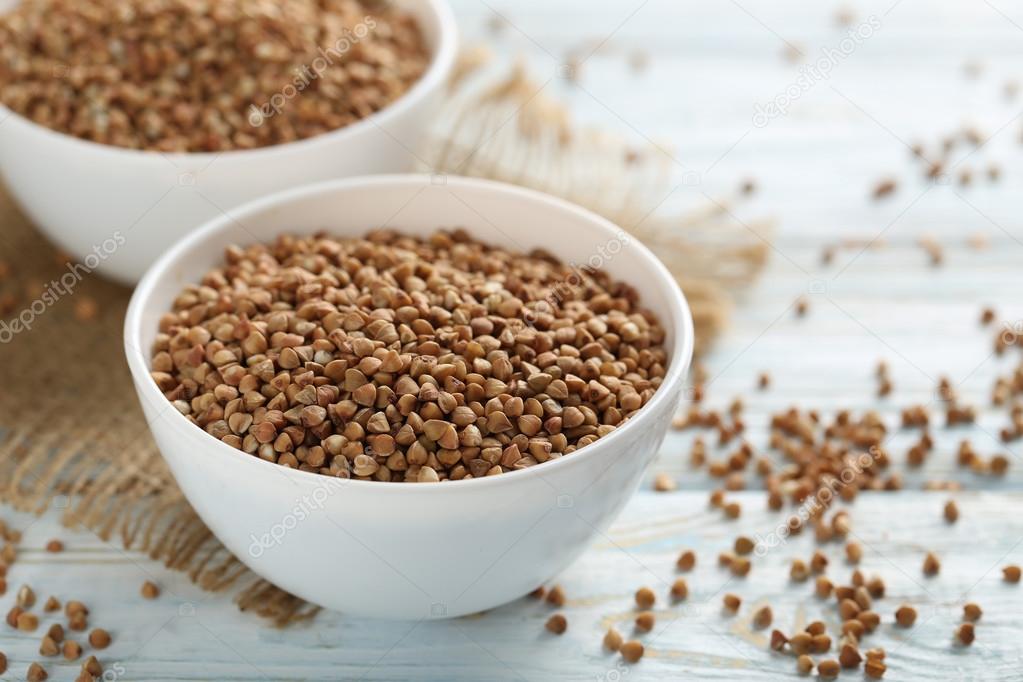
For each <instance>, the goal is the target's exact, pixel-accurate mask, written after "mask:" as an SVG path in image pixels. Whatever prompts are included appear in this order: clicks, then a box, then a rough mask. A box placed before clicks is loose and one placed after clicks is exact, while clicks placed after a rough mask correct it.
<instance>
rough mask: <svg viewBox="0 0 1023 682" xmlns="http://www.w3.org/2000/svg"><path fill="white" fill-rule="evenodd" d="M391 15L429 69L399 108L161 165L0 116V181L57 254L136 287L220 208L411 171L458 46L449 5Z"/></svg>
mask: <svg viewBox="0 0 1023 682" xmlns="http://www.w3.org/2000/svg"><path fill="white" fill-rule="evenodd" d="M398 4H399V5H401V6H404V7H405V8H407V9H408V10H409V11H410V12H411V13H412V14H413V15H414V16H415V17H416V19H417V20H418V23H419V26H420V28H421V30H422V32H423V37H424V38H425V40H426V43H427V46H428V47H429V49H430V51H431V61H430V65H429V67H428V69H427V71H426V72H425V73H424V74H423V76H422V77H421V78H420V79H419V81H417V82H416V83H415V84H414V85H413V86H412V87H411V88H410V89H409V91H408V92H406V93H405V94H404V95H403V96H402V97H400V98H399V99H397V100H395V101H394V102H392V103H391V104H390V105H388V106H387V107H385V108H384V109H382V110H380V111H378V112H376V113H375V114H373V115H371V116H368V117H366V118H364V119H362V120H360V121H357V122H355V123H353V124H351V125H349V126H346V127H344V128H340V129H338V130H335V131H331V132H329V133H324V134H322V135H318V136H316V137H312V138H308V139H304V140H299V141H296V142H291V143H288V144H282V145H276V146H272V147H263V148H259V149H252V150H239V151H227V152H221V153H194V154H192V153H174V154H163V153H160V152H152V151H139V150H132V149H124V148H120V147H114V146H110V145H103V144H96V143H93V142H89V141H86V140H82V139H79V138H76V137H73V136H70V135H66V134H63V133H59V132H55V131H53V130H50V129H49V128H45V127H43V126H40V125H38V124H36V123H33V122H31V121H29V120H28V119H26V118H24V117H22V116H20V115H18V114H16V113H14V112H12V111H10V110H9V109H7V108H6V107H4V106H3V105H0V173H2V175H3V178H4V180H5V182H6V184H7V187H8V188H9V190H10V192H11V194H12V196H13V197H14V199H15V201H16V202H17V203H18V204H19V205H20V206H21V208H22V210H24V212H25V213H26V214H27V215H28V217H29V218H30V219H31V220H32V222H34V223H35V224H36V225H37V226H38V227H39V228H40V229H41V230H42V231H43V232H44V233H45V234H46V235H47V236H48V237H49V238H50V239H51V240H53V242H55V243H56V244H57V245H58V246H59V247H60V248H62V249H63V250H65V251H66V252H68V253H69V254H70V255H71V256H74V257H75V259H76V260H78V261H79V262H82V263H85V264H86V265H88V266H90V267H95V270H96V271H98V272H99V273H100V274H102V275H103V276H105V277H109V278H111V279H114V280H116V281H118V282H121V283H123V284H134V283H135V282H137V281H138V279H139V277H141V276H142V273H143V272H145V270H146V267H148V266H149V265H150V264H151V263H152V262H153V261H155V260H156V258H157V257H158V256H159V255H160V254H161V253H163V252H164V251H166V250H167V249H168V248H169V247H170V246H172V245H173V244H174V243H175V242H176V241H177V240H178V239H180V238H181V237H183V236H184V235H186V234H188V232H189V231H190V230H192V229H193V228H195V227H196V226H198V225H201V224H202V223H205V222H207V221H209V220H212V219H213V218H216V217H217V216H220V215H222V214H223V212H224V211H225V210H226V209H228V208H231V207H234V206H237V205H239V204H242V203H244V202H246V201H251V200H253V199H257V198H259V197H262V196H265V195H267V194H270V193H273V192H277V191H280V190H283V189H286V188H289V187H296V186H299V185H305V184H310V183H314V182H320V181H324V180H330V179H333V178H339V177H347V176H352V175H367V174H373V173H396V172H403V171H408V170H411V169H412V168H413V166H414V162H415V160H416V157H415V153H416V152H417V151H418V147H419V143H420V141H421V139H422V136H423V134H424V133H425V132H426V130H427V127H428V125H429V123H430V121H431V120H432V119H431V113H432V112H433V111H434V110H435V108H436V107H437V106H438V105H439V104H440V102H441V99H442V97H443V95H444V88H445V86H446V83H447V80H448V76H449V75H450V73H451V69H452V67H453V64H454V60H455V53H456V50H457V42H458V35H457V27H456V25H455V20H454V16H453V14H452V12H451V9H450V7H449V6H448V4H447V2H446V0H399V2H398ZM285 85H286V83H282V84H281V87H284V86H285ZM297 96H298V97H301V96H302V95H301V93H299V94H298V95H297ZM285 106H287V105H285ZM90 254H92V256H91V257H90V256H89V255H90ZM87 257H88V260H86V258H87Z"/></svg>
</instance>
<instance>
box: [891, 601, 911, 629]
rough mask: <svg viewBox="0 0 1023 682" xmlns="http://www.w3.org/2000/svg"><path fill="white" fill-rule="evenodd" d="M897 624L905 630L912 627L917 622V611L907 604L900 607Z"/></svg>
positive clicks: (897, 611) (896, 615)
mask: <svg viewBox="0 0 1023 682" xmlns="http://www.w3.org/2000/svg"><path fill="white" fill-rule="evenodd" d="M895 622H896V623H898V624H899V626H901V627H904V628H908V627H912V626H913V623H915V622H916V609H914V608H913V607H912V606H908V605H905V604H904V605H902V606H900V607H899V608H898V609H897V610H896V611H895Z"/></svg>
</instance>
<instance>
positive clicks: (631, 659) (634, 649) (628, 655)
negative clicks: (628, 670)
mask: <svg viewBox="0 0 1023 682" xmlns="http://www.w3.org/2000/svg"><path fill="white" fill-rule="evenodd" d="M619 651H620V652H621V654H622V658H623V659H625V661H627V662H628V663H635V662H637V661H638V660H639V659H641V658H643V645H642V644H641V643H640V642H637V641H636V640H630V641H628V642H626V643H625V644H622V646H621V648H620V649H619Z"/></svg>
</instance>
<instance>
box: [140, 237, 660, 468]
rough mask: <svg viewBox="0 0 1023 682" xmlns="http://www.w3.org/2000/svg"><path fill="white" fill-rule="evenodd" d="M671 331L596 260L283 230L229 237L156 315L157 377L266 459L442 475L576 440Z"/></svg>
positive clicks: (654, 369)
mask: <svg viewBox="0 0 1023 682" xmlns="http://www.w3.org/2000/svg"><path fill="white" fill-rule="evenodd" d="M664 336H665V335H664V330H663V329H662V328H661V326H660V324H659V323H658V322H657V320H656V319H655V318H654V317H653V316H652V314H650V313H649V312H647V311H645V310H643V309H642V308H641V307H640V306H639V295H638V293H637V292H636V291H635V290H633V289H632V288H630V287H629V286H627V285H625V284H622V283H617V282H613V281H612V280H611V279H610V278H609V277H608V276H607V275H606V274H605V273H604V272H600V271H596V272H592V271H584V270H578V269H574V268H572V267H569V266H567V265H562V264H560V263H558V262H557V261H556V260H555V259H554V258H552V257H551V256H549V255H548V254H545V253H542V252H533V253H530V254H529V255H523V254H519V253H514V252H512V251H507V250H504V249H502V248H496V247H491V246H486V245H483V244H480V243H478V242H475V241H473V240H472V239H471V238H470V237H469V236H468V235H467V234H466V233H464V232H462V231H455V232H437V233H435V234H433V235H432V236H431V237H429V238H428V239H415V238H412V237H407V236H402V235H399V234H397V233H394V232H385V231H381V232H375V233H372V234H370V235H369V236H367V237H366V238H365V239H336V238H332V237H329V236H325V235H319V236H315V237H291V236H283V237H280V238H279V239H278V240H277V241H276V242H275V243H273V244H272V245H255V246H250V247H247V248H244V249H242V248H237V247H232V248H229V249H228V250H227V253H226V265H224V266H223V267H220V268H217V269H215V270H213V271H211V272H209V273H208V274H207V275H206V276H205V277H204V279H203V281H202V283H201V284H199V285H194V286H189V287H188V288H186V289H185V291H183V292H182V293H181V295H180V296H179V297H178V298H177V300H176V301H175V302H174V306H173V312H171V313H169V314H167V315H165V316H164V317H163V319H162V320H161V324H160V334H159V336H158V338H157V341H156V344H155V348H154V355H153V359H152V377H153V380H154V381H156V383H157V384H158V386H159V387H160V389H161V390H162V391H163V392H164V394H165V395H166V397H167V398H168V399H169V400H171V401H172V402H173V404H174V407H175V408H177V409H178V410H179V411H180V412H181V413H182V414H184V415H185V416H186V417H188V419H190V420H191V421H193V422H194V423H195V424H197V425H198V426H199V427H201V428H203V429H205V430H206V432H207V433H209V434H210V435H212V436H213V437H215V438H218V439H220V440H222V441H224V442H225V443H227V444H229V445H231V446H233V447H236V448H239V449H241V450H244V451H245V452H247V453H250V454H252V455H254V456H257V457H260V458H262V459H265V460H267V461H270V462H276V463H277V464H281V465H284V466H288V467H293V468H299V469H302V470H305V471H312V472H319V473H322V474H327V475H331V476H338V477H342V478H349V477H350V478H359V479H365V480H377V481H419V482H437V481H445V480H458V479H464V478H469V477H473V478H478V477H481V476H492V475H495V474H500V473H504V472H508V471H513V470H516V469H524V468H526V467H530V466H534V465H536V464H540V463H543V462H547V461H549V460H552V459H557V458H559V457H563V456H566V455H570V454H571V453H573V452H575V451H576V450H578V449H579V448H581V447H584V446H586V445H588V444H590V443H592V442H594V441H596V440H597V439H598V438H601V437H603V436H606V435H607V434H609V433H611V432H612V431H614V430H615V429H616V428H617V427H618V426H620V425H621V424H622V423H623V422H624V421H625V420H627V419H628V418H629V417H630V416H631V415H632V414H634V413H635V412H636V411H637V410H639V409H640V408H642V407H643V405H644V404H645V403H646V402H647V401H648V400H650V398H651V396H652V395H653V394H654V391H655V390H656V389H657V387H658V386H659V385H660V383H661V381H662V379H663V377H664V373H665V365H666V353H665V349H664V347H663V343H664Z"/></svg>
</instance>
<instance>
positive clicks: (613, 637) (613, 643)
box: [604, 627, 622, 651]
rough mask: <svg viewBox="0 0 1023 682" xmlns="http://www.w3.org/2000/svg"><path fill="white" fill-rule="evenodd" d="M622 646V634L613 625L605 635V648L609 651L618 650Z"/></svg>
mask: <svg viewBox="0 0 1023 682" xmlns="http://www.w3.org/2000/svg"><path fill="white" fill-rule="evenodd" d="M621 647H622V636H621V634H620V633H619V632H618V631H617V630H615V629H614V628H613V627H612V628H608V629H607V634H605V635H604V648H606V649H607V650H608V651H618V650H619V649H620V648H621Z"/></svg>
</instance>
